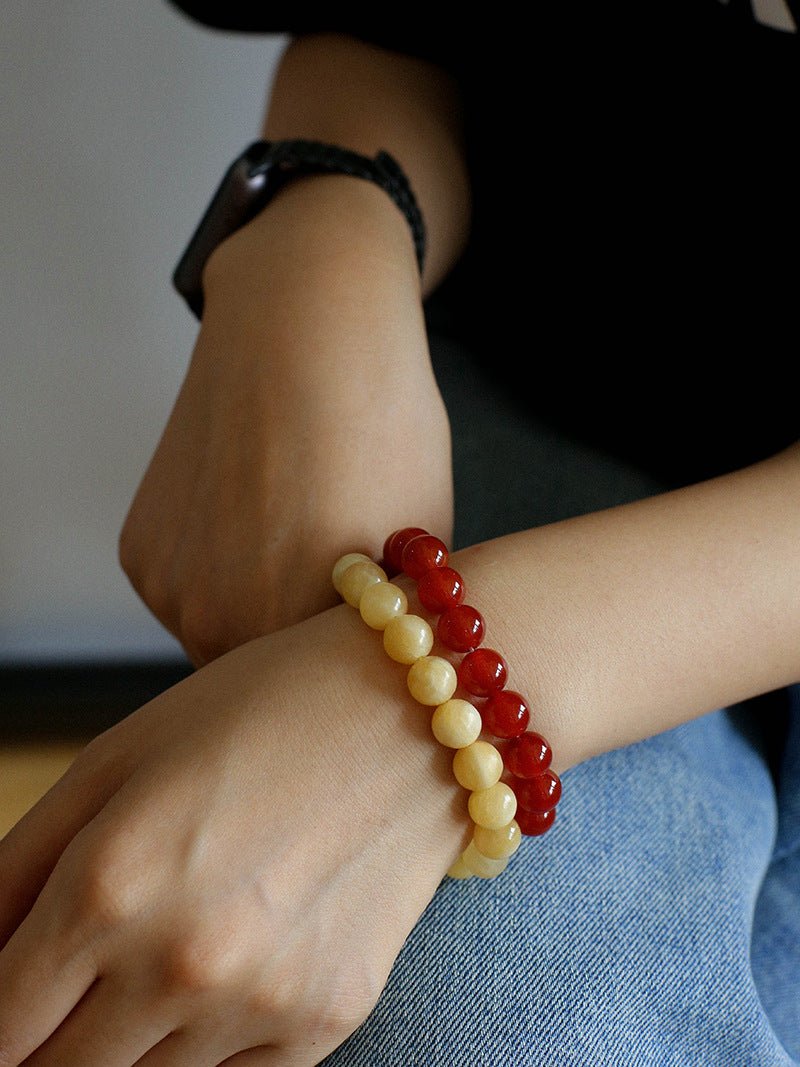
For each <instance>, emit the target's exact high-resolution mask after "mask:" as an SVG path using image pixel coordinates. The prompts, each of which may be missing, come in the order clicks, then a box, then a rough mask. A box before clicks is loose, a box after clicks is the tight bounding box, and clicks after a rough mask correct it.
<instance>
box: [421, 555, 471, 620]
mask: <svg viewBox="0 0 800 1067" xmlns="http://www.w3.org/2000/svg"><path fill="white" fill-rule="evenodd" d="M465 592H466V590H465V589H464V582H463V580H462V578H461V575H460V574H459V573H458V571H454V570H453V568H452V567H434V568H433V569H432V570H429V571H425V573H424V574H423V575H422V577H421V578H420V580H419V582H418V583H417V595H418V596H419V600H420V603H421V604H422V606H423V607H424V608H427V609H428V611H435V612H436V613H437V614H438V613H439V612H441V611H447V609H448V608H452V607H455V605H456V604H460V603H461V601H462V600H463V599H464V593H465Z"/></svg>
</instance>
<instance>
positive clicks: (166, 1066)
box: [26, 1030, 236, 1067]
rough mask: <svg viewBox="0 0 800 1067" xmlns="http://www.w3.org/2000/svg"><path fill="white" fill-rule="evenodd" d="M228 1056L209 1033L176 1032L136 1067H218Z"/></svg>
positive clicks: (160, 1043) (137, 1063)
mask: <svg viewBox="0 0 800 1067" xmlns="http://www.w3.org/2000/svg"><path fill="white" fill-rule="evenodd" d="M235 1047H236V1046H234V1048H235ZM226 1055H227V1053H225V1052H223V1053H220V1052H219V1049H218V1046H217V1044H216V1042H215V1041H213V1039H211V1038H210V1035H209V1034H208V1033H207V1032H203V1033H198V1032H197V1031H195V1030H191V1031H190V1030H175V1031H174V1032H173V1033H171V1034H169V1035H168V1036H167V1037H165V1038H164V1039H163V1040H162V1041H161V1042H159V1044H158V1045H156V1046H155V1047H154V1048H151V1049H150V1051H149V1052H147V1053H146V1054H145V1055H144V1056H143V1057H142V1058H141V1059H140V1060H136V1061H135V1067H218V1065H219V1064H220V1063H223V1062H224V1063H227V1062H228V1061H227V1060H226V1059H225V1058H224V1057H225V1056H226ZM26 1067H27V1064H26ZM37 1067H38V1065H37ZM48 1067H50V1065H49V1064H48Z"/></svg>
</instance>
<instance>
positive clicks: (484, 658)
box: [458, 648, 508, 697]
mask: <svg viewBox="0 0 800 1067" xmlns="http://www.w3.org/2000/svg"><path fill="white" fill-rule="evenodd" d="M507 678H508V667H507V665H506V661H505V660H504V659H503V657H502V656H501V655H500V653H499V652H495V650H494V649H493V648H476V649H475V651H474V652H470V653H469V654H468V655H466V656H464V658H463V659H462V661H461V664H460V665H459V667H458V680H459V682H460V684H461V687H462V688H463V689H466V691H467V692H468V693H472V695H473V696H476V697H486V696H488V695H489V694H490V693H493V692H494V691H495V690H496V689H502V688H503V686H504V685H505V684H506V679H507Z"/></svg>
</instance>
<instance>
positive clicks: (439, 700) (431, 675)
mask: <svg viewBox="0 0 800 1067" xmlns="http://www.w3.org/2000/svg"><path fill="white" fill-rule="evenodd" d="M407 681H408V691H409V692H410V693H411V695H412V697H413V698H414V699H415V700H418V701H419V703H420V704H426V705H430V706H433V705H436V704H444V702H445V701H446V700H449V699H450V697H451V696H452V695H453V693H455V691H456V685H457V684H458V677H457V676H456V669H455V667H454V666H453V664H452V663H450V661H449V660H446V659H442V657H441V656H422V657H421V658H420V659H418V660H417V661H416V662H415V663H412V664H411V666H410V667H409V669H408V678H407ZM498 755H500V754H499V753H498ZM501 762H502V759H501Z"/></svg>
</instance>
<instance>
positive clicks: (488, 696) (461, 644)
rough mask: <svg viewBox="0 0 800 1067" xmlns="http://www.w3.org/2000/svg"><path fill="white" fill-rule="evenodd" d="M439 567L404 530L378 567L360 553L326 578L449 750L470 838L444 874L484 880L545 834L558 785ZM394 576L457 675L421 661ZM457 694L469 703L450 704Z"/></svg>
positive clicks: (496, 660)
mask: <svg viewBox="0 0 800 1067" xmlns="http://www.w3.org/2000/svg"><path fill="white" fill-rule="evenodd" d="M448 560H449V552H448V549H447V546H446V545H445V544H444V542H443V541H441V540H440V539H439V538H438V537H435V536H434V535H433V534H430V533H428V531H427V530H424V529H422V528H420V527H416V526H409V527H404V528H403V529H400V530H395V532H394V533H392V534H390V536H389V537H387V539H386V541H385V542H384V546H383V559H382V561H381V564H377V563H375V562H374V561H373V560H371V559H370V558H369V557H368V556H366V555H364V554H363V553H348V554H347V555H345V556H342V557H341V558H340V559H339V560H338V561H337V562H336V564H335V566H334V568H333V575H332V577H333V584H334V587H335V588H336V590H337V592H339V593H340V595H341V596H343V598H344V599H345V600H346V601H347V602H348V603H349V604H351V605H352V606H353V607H356V608H358V610H359V611H360V613H361V616H362V618H363V619H364V621H365V622H367V624H368V625H369V626H370V627H372V628H373V629H376V630H381V631H383V643H384V648H385V649H386V651H387V653H388V654H389V656H391V657H392V658H393V659H395V660H397V661H398V662H400V663H404V664H407V665H408V666H409V672H408V687H409V691H410V692H411V694H412V696H414V698H415V699H416V700H418V701H419V702H420V703H422V704H424V705H428V706H431V707H433V708H434V711H433V715H432V719H431V728H432V731H433V734H434V736H435V737H436V739H437V740H438V741H440V743H442V744H443V745H446V746H447V747H449V748H453V749H455V754H454V757H453V773H454V775H455V777H456V780H457V781H458V782H459V784H460V785H462V786H463V787H464V788H465V789H468V790H469V793H470V796H469V801H468V809H469V814H470V817H471V819H472V821H473V823H474V829H473V837H472V840H471V842H470V844H469V845H468V846H467V848H466V849H465V850H464V852H463V853H462V855H461V856H460V858H459V859H458V860H456V862H455V863H454V864H453V865H452V867H451V868H450V870H449V871H448V872H447V873H448V874H449V875H450V877H452V878H469V877H471V876H472V875H477V876H478V877H481V878H493V877H494V876H495V875H497V874H500V873H501V872H502V871H503V870H504V869H505V867H506V866H507V864H508V861H509V858H510V857H511V856H512V855H513V854H514V852H516V850H517V848H518V847H519V845H520V841H521V838H522V837H523V836H530V837H534V836H538V835H540V834H543V833H544V832H545V831H546V830H548V829H549V828H550V827H551V826H552V825H553V822H554V821H555V816H556V805H557V804H558V801H559V800H560V798H561V780H560V778H559V777H558V775H557V774H555V772H554V771H553V770H552V769H551V768H550V762H551V760H552V750H551V748H550V745H549V744H548V743H547V741H546V740H545V739H544V738H543V737H542V736H541V734H539V733H535V732H533V731H529V730H528V725H529V722H530V707H529V706H528V703H527V701H526V700H525V698H524V697H523V696H522V694H520V693H518V692H516V691H515V690H510V689H506V682H507V680H508V666H507V664H506V662H505V660H504V659H503V657H502V656H501V655H500V653H499V652H496V651H495V650H494V649H490V648H484V647H482V642H483V639H484V637H485V634H486V624H485V622H484V619H483V616H482V615H481V614H480V612H479V611H477V610H476V609H475V608H474V607H472V605H470V604H466V603H464V597H465V593H466V590H465V586H464V581H463V579H462V577H461V575H460V574H459V573H458V571H456V570H454V569H453V568H452V567H449V566H448ZM400 573H403V574H406V575H407V576H408V577H410V578H412V579H413V580H415V581H416V582H417V596H418V598H419V601H420V603H421V604H422V606H423V607H424V608H425V609H426V610H428V611H430V612H431V613H433V614H437V615H438V616H439V618H438V621H437V623H436V632H435V637H436V638H438V640H439V642H440V643H441V644H442V645H443V646H444V647H445V648H446V649H448V650H449V651H450V652H455V653H462V654H463V656H462V659H461V660H460V662H459V663H458V667H457V668H456V667H454V666H453V664H452V663H451V661H450V660H449V659H445V658H443V657H440V656H431V655H430V652H431V649H432V648H433V644H434V632H433V629H432V627H431V626H430V624H429V623H428V622H427V621H426V620H425V619H422V618H421V617H420V616H416V615H410V614H408V598H407V597H406V594H405V593H404V592H403V590H402V589H401V588H400V587H399V586H397V585H394V584H393V583H392V582H390V581H389V578H390V577H394V576H396V575H398V574H400ZM459 686H460V688H461V689H462V690H463V691H464V692H465V693H466V694H467V695H468V696H469V697H470V699H469V700H467V699H463V698H461V697H457V696H455V693H456V690H457V689H458V687H459ZM475 698H478V700H477V701H476V700H475ZM484 734H489V735H491V736H492V737H494V738H496V739H497V744H492V743H490V742H489V741H487V740H485V737H484V736H483V735H484Z"/></svg>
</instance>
